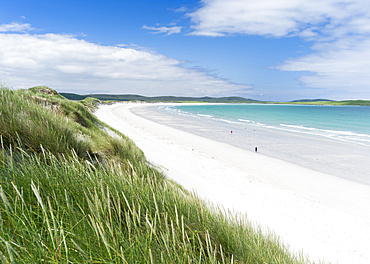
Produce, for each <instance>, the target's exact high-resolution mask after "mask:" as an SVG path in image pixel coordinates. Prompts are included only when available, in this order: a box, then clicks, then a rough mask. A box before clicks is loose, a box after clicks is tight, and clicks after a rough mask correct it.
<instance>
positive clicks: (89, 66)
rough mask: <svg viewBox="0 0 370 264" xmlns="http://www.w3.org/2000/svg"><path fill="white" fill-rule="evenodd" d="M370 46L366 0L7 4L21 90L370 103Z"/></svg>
mask: <svg viewBox="0 0 370 264" xmlns="http://www.w3.org/2000/svg"><path fill="white" fill-rule="evenodd" d="M368 47H370V5H369V4H368V0H340V1H339V0H310V1H307V0H259V1H255V0H204V1H181V0H180V1H161V0H158V1H147V0H136V1H123V0H121V1H119V0H107V1H101V0H100V1H97V0H89V1H81V0H74V1H71V0H63V1H61V0H60V1H59V0H58V1H45V0H39V1H37V0H34V1H28V0H11V1H10V0H5V1H4V0H0V81H1V82H2V84H3V85H5V86H8V87H12V88H16V89H17V88H28V87H32V86H35V85H47V86H49V87H52V88H54V89H56V90H58V91H59V92H75V93H80V94H86V93H115V94H129V93H130V94H140V95H146V96H155V95H176V96H215V97H219V96H243V97H247V98H253V99H258V100H277V101H288V100H294V99H301V98H328V99H337V100H339V99H370V49H369V48H368Z"/></svg>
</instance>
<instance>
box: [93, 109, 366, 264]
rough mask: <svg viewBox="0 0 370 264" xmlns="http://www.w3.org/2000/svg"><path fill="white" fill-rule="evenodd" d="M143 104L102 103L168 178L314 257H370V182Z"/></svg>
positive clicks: (108, 117)
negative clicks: (161, 117) (225, 136)
mask: <svg viewBox="0 0 370 264" xmlns="http://www.w3.org/2000/svg"><path fill="white" fill-rule="evenodd" d="M143 106H146V105H145V104H144V105H140V104H139V105H137V104H115V105H110V106H101V107H100V108H99V110H98V111H97V112H96V115H97V117H98V118H99V119H101V120H102V121H104V122H106V123H107V124H109V125H110V126H112V127H114V128H115V129H117V130H119V131H121V132H122V133H124V134H125V135H127V136H128V137H130V138H131V139H132V140H133V141H134V142H135V143H136V144H137V145H138V146H139V147H140V148H141V149H142V150H143V151H144V153H145V155H146V157H147V158H148V159H149V160H150V161H151V162H152V163H153V164H156V165H158V166H160V167H161V168H162V169H163V170H164V171H165V173H166V174H167V176H168V177H169V178H170V179H173V180H175V181H176V182H178V183H179V184H181V185H182V186H184V187H185V188H186V189H188V190H193V191H195V192H196V193H197V194H198V195H199V196H201V197H203V198H205V199H206V200H209V201H211V202H213V203H216V204H220V205H222V206H223V207H224V208H228V209H231V210H235V211H236V212H241V213H246V214H247V217H248V218H249V220H251V221H253V222H255V223H257V224H259V225H260V226H262V227H264V228H267V229H270V230H272V231H274V232H275V233H276V234H277V235H279V236H280V238H281V239H282V241H283V242H285V243H286V244H288V245H289V246H290V248H291V250H292V251H295V252H298V251H300V250H303V252H304V254H307V255H309V257H310V258H311V259H313V260H315V261H317V260H323V259H324V260H325V261H327V262H331V263H370V250H369V244H370V186H368V185H364V184H360V183H356V182H352V181H349V180H345V179H342V178H338V177H334V176H332V175H329V174H324V173H320V172H316V171H313V170H310V169H306V168H302V167H300V166H297V165H293V164H291V163H288V162H285V161H282V160H279V159H275V158H270V157H266V156H264V155H261V154H259V153H254V152H252V151H247V150H243V149H240V148H237V147H234V146H230V145H228V144H224V143H220V142H216V141H213V140H210V139H208V138H204V137H200V136H197V135H193V134H191V133H188V132H184V131H180V130H178V129H174V128H171V127H168V126H164V125H162V124H159V123H156V122H153V121H151V120H150V117H148V118H143V117H139V116H137V115H135V114H133V113H132V112H131V109H132V108H133V107H143Z"/></svg>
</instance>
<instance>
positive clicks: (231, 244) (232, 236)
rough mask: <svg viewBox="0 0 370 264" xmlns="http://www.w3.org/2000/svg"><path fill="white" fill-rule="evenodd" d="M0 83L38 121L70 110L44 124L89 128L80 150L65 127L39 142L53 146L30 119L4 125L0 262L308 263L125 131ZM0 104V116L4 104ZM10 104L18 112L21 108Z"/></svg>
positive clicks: (73, 129)
mask: <svg viewBox="0 0 370 264" xmlns="http://www.w3.org/2000/svg"><path fill="white" fill-rule="evenodd" d="M0 92H1V93H2V95H4V94H5V95H7V96H9V98H7V100H11V102H8V103H11V104H13V107H14V109H17V108H18V107H20V108H21V109H22V111H23V112H26V114H25V115H26V116H28V117H29V118H31V119H32V118H33V117H34V116H36V117H37V122H38V123H39V125H40V126H42V127H47V125H49V126H51V127H53V126H56V124H54V123H58V122H60V120H64V119H63V118H66V119H68V120H64V122H67V124H68V125H65V126H64V124H60V127H57V128H53V129H56V130H58V132H57V131H54V130H53V129H50V131H54V132H53V133H54V134H53V135H54V136H56V137H61V138H63V133H67V134H68V133H70V134H68V135H72V136H76V135H75V134H76V133H77V134H78V135H80V137H81V136H82V137H84V136H86V135H88V136H89V137H90V141H84V142H85V144H86V145H84V146H83V149H84V150H86V153H83V152H81V151H80V152H78V151H76V150H75V149H74V148H75V145H74V144H77V146H78V144H79V142H78V140H77V141H75V140H71V141H69V140H70V139H68V138H67V137H65V138H64V139H63V140H65V141H64V143H63V140H60V142H62V143H61V144H64V147H62V146H60V149H59V150H58V151H60V152H57V151H55V150H50V149H49V147H46V146H54V145H52V143H51V142H48V141H49V140H50V139H49V137H47V136H45V138H41V139H39V140H33V136H34V135H32V133H34V131H39V130H38V127H37V126H36V125H32V126H31V127H30V128H29V131H23V129H24V128H22V129H20V128H19V127H14V128H12V129H13V130H12V129H10V128H7V129H3V128H2V130H1V132H2V134H1V137H0V139H1V152H0V262H1V263H261V264H263V263H309V261H308V260H307V259H306V258H304V257H302V256H301V255H293V254H291V253H290V252H289V251H288V250H287V248H286V247H285V246H284V245H282V244H281V243H280V242H279V239H278V238H277V237H276V236H274V235H273V234H271V233H266V232H262V231H261V229H259V228H258V227H256V226H254V225H252V224H251V223H249V222H248V221H247V219H246V217H245V216H240V215H234V214H232V213H230V212H224V211H223V210H222V209H219V208H216V207H213V206H212V205H210V204H207V203H205V202H204V201H202V200H201V199H199V198H198V197H197V196H196V195H194V194H189V193H188V192H186V191H184V190H183V189H182V188H181V187H179V186H178V185H177V184H175V183H173V182H172V181H170V180H167V179H166V178H165V177H164V176H163V175H162V174H161V173H160V172H158V171H157V170H156V169H155V168H153V167H152V166H150V164H148V162H147V161H146V160H145V157H144V156H143V155H142V152H141V151H139V150H138V149H137V147H136V146H135V145H134V144H133V143H132V142H131V141H130V140H128V139H126V138H125V137H123V136H122V137H121V138H116V139H112V138H111V137H110V136H109V135H108V134H107V133H105V132H104V131H103V130H102V129H101V127H102V126H104V124H102V123H98V121H96V120H93V121H92V125H91V126H90V128H86V127H84V126H82V125H81V124H80V123H78V122H76V120H75V119H74V117H73V116H72V115H68V114H66V113H65V112H63V111H65V110H63V109H64V108H60V109H61V111H60V113H55V112H53V111H52V110H50V108H45V107H40V104H39V102H36V101H34V100H33V99H30V97H28V96H29V92H28V91H17V92H15V91H10V90H5V91H4V90H1V91H0ZM7 93H8V94H7ZM10 93H13V95H14V94H16V93H19V94H18V95H17V96H22V93H23V96H24V98H23V99H24V100H26V101H27V102H26V101H12V98H11V96H12V95H9V94H10ZM33 96H34V95H33ZM31 98H32V97H31ZM13 99H14V98H13ZM47 100H54V99H52V98H48V99H47ZM56 101H58V102H59V103H61V102H63V101H66V102H63V103H65V104H69V102H67V100H65V99H60V98H58V99H57V100H56ZM53 102H54V101H53ZM74 103H76V102H74ZM17 104H21V106H18V105H17ZM76 104H77V103H76ZM0 105H1V107H5V108H6V104H4V103H3V102H2V103H0ZM37 106H38V107H39V111H40V113H37V114H35V113H33V112H32V111H36V110H35V109H33V108H35V107H37ZM0 111H1V117H3V116H4V113H5V112H6V109H5V110H4V109H3V108H0ZM27 111H30V112H32V113H33V114H30V112H27ZM80 113H83V112H82V111H81V112H80ZM12 114H13V118H14V119H19V116H18V115H19V112H18V113H17V112H16V111H15V112H13V113H10V112H8V113H7V115H8V116H9V115H12ZM82 118H87V116H86V115H84V114H82ZM0 120H1V122H3V124H4V122H6V120H5V119H1V118H0ZM87 120H92V119H91V118H90V119H89V118H87ZM8 122H9V123H11V122H15V121H14V120H8ZM32 122H33V120H29V121H28V123H27V124H29V123H32ZM41 122H44V123H41ZM47 123H49V124H47ZM97 124H99V126H98V125H97ZM8 125H9V124H8ZM19 125H21V124H20V123H19ZM9 126H10V125H9ZM59 129H61V130H60V131H59ZM4 131H5V132H6V133H4ZM9 131H15V132H14V133H16V134H17V135H13V134H11V133H10V132H9ZM7 133H8V134H7ZM50 133H52V132H50ZM9 135H10V136H11V137H10V136H9ZM42 135H44V134H42ZM27 137H29V138H31V140H28V141H26V142H27V144H25V143H23V140H25V139H28V138H27ZM99 141H102V142H99ZM38 142H41V143H45V144H40V145H39V146H36V145H34V144H36V143H38ZM76 142H77V143H76ZM86 142H87V143H86ZM112 142H113V143H112ZM81 148H82V147H81Z"/></svg>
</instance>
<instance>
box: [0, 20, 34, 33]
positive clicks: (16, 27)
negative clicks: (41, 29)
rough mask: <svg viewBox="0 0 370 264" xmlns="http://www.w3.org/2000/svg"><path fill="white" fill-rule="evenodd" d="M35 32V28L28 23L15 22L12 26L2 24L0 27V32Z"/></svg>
mask: <svg viewBox="0 0 370 264" xmlns="http://www.w3.org/2000/svg"><path fill="white" fill-rule="evenodd" d="M31 30H34V28H33V27H31V25H30V24H28V23H22V24H20V23H17V22H13V23H10V24H2V25H0V32H27V31H31Z"/></svg>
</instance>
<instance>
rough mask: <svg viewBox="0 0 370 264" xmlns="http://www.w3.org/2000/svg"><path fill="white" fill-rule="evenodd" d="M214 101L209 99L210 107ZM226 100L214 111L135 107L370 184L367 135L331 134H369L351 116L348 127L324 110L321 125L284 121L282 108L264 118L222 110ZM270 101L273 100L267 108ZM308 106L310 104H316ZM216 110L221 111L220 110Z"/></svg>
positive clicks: (166, 121) (215, 137)
mask: <svg viewBox="0 0 370 264" xmlns="http://www.w3.org/2000/svg"><path fill="white" fill-rule="evenodd" d="M210 106H211V105H209V106H208V105H207V107H210ZM227 106H228V105H223V107H214V108H213V109H212V111H213V112H212V113H210V111H203V110H202V107H205V106H203V105H201V106H194V107H193V106H192V107H193V108H190V107H188V106H180V107H179V106H176V107H170V108H168V107H167V106H166V107H163V106H154V107H138V108H133V109H132V111H133V113H135V114H137V115H139V116H142V117H145V118H148V119H150V120H153V121H155V122H158V123H161V124H164V125H168V126H171V127H174V128H177V129H180V130H183V131H187V132H190V133H193V134H196V135H199V136H202V137H206V138H209V139H212V140H216V141H219V142H224V143H226V144H230V145H233V146H237V147H239V148H243V149H246V150H250V151H254V150H255V147H257V148H258V153H260V154H263V155H266V156H270V157H274V158H278V159H282V160H285V161H289V162H291V163H294V164H296V165H299V166H303V167H306V168H310V169H313V170H317V171H320V172H324V173H327V174H331V175H334V176H338V177H343V178H346V179H349V180H352V181H356V182H360V183H365V184H368V185H370V173H369V171H368V164H370V146H368V145H367V141H365V144H364V141H363V140H359V139H358V137H356V136H354V137H352V138H354V139H351V137H348V138H344V139H343V138H341V137H338V136H333V135H338V133H337V132H336V133H334V132H332V131H342V132H348V134H349V133H353V134H355V135H362V134H363V135H367V134H366V133H367V132H366V131H365V130H366V128H365V129H363V128H361V129H362V130H357V131H351V130H349V129H348V127H349V126H350V124H349V123H350V122H347V123H346V124H345V126H347V127H346V128H343V127H344V126H342V127H339V128H334V126H337V127H338V124H334V125H332V126H331V127H330V128H329V127H327V125H325V123H328V124H329V122H324V121H323V120H324V118H321V117H320V116H318V117H317V118H316V119H320V118H321V121H320V122H321V123H322V124H323V126H322V127H319V126H318V125H317V123H314V122H312V121H311V123H310V124H308V123H304V124H302V123H303V122H301V123H298V122H297V121H300V120H301V119H302V117H301V118H299V117H296V119H293V118H292V119H291V120H286V119H285V120H283V122H284V123H283V122H282V121H281V120H279V119H278V118H277V117H276V116H277V115H281V113H279V114H276V113H275V114H276V116H275V118H272V117H268V118H270V120H272V121H269V120H267V119H263V118H261V119H260V118H256V117H255V118H251V117H250V116H248V117H247V116H245V115H241V114H237V115H234V116H232V115H231V114H230V111H229V112H227V111H224V112H223V111H222V108H224V109H225V107H227ZM247 106H249V105H247ZM251 106H254V105H251ZM268 107H270V106H267V107H266V108H268ZM279 107H280V106H279ZM308 108H310V109H311V108H312V107H311V106H310V107H308ZM329 108H330V107H329ZM354 108H356V107H354ZM194 109H196V110H195V112H191V111H194ZM249 109H251V108H249ZM271 109H272V108H270V110H269V111H271ZM290 109H296V108H290ZM301 109H302V110H303V109H305V108H300V110H301ZM312 110H313V111H316V110H315V108H312ZM217 111H218V113H216V112H217ZM289 111H292V110H289ZM305 111H307V110H305ZM308 111H309V110H308ZM325 111H326V110H325ZM354 111H356V110H354ZM337 113H338V111H337ZM265 115H266V114H265ZM291 115H293V114H291ZM306 115H307V113H306ZM320 115H322V113H321V114H320ZM352 115H353V114H352ZM341 117H342V118H343V115H338V117H337V118H341ZM362 118H364V117H362ZM365 118H366V115H365ZM313 119H315V118H313ZM247 120H248V121H247ZM302 120H303V119H302ZM293 121H294V122H293ZM315 122H317V121H315ZM333 123H335V122H333ZM329 125H330V124H329ZM296 126H297V127H298V128H299V129H300V130H299V131H297V130H296V129H295V127H296ZM301 127H303V129H301ZM360 127H361V126H360ZM292 128H293V129H292ZM306 129H308V132H306V131H305V130H306ZM301 130H303V132H302V131H301ZM231 131H232V133H231ZM317 131H320V133H317ZM325 131H326V132H325ZM325 133H326V134H325ZM365 139H366V138H365Z"/></svg>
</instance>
